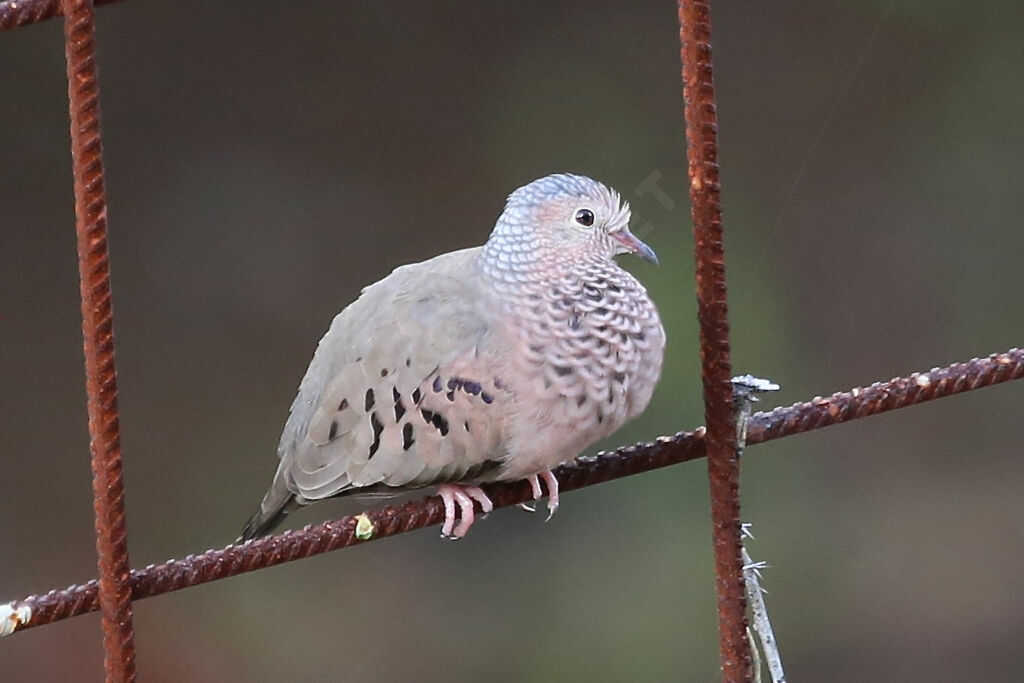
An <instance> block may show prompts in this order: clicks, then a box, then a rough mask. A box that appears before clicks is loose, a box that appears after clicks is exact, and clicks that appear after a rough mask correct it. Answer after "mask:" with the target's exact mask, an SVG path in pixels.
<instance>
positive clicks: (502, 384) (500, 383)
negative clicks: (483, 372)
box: [494, 377, 505, 390]
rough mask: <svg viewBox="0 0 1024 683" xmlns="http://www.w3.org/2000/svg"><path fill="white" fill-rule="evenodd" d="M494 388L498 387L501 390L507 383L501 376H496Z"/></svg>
mask: <svg viewBox="0 0 1024 683" xmlns="http://www.w3.org/2000/svg"><path fill="white" fill-rule="evenodd" d="M494 388H495V389H498V390H501V389H504V388H505V383H504V382H502V381H501V378H500V377H495V378H494Z"/></svg>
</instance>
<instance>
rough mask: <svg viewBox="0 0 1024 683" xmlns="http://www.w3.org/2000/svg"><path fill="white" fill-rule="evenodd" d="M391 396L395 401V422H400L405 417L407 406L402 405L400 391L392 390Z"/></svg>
mask: <svg viewBox="0 0 1024 683" xmlns="http://www.w3.org/2000/svg"><path fill="white" fill-rule="evenodd" d="M391 395H392V396H393V397H394V399H395V422H398V421H399V420H401V419H402V416H403V415H405V404H404V403H402V395H401V394H400V393H398V389H395V388H392V389H391Z"/></svg>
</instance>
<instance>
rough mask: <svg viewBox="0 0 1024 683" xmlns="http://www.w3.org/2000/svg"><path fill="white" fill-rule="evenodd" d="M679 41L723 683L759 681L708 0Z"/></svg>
mask: <svg viewBox="0 0 1024 683" xmlns="http://www.w3.org/2000/svg"><path fill="white" fill-rule="evenodd" d="M678 13H679V43H680V57H681V60H682V80H683V100H684V102H685V115H686V158H687V162H688V164H687V165H688V172H689V178H690V203H691V205H692V216H693V238H694V256H695V259H696V262H697V320H698V322H699V323H700V356H701V377H702V379H703V382H704V419H705V420H706V423H707V451H708V480H709V484H710V487H711V525H712V538H713V544H714V556H715V584H716V586H715V587H716V590H717V593H718V636H719V654H720V657H721V661H722V680H724V681H729V682H730V683H733V682H745V681H751V680H753V667H752V666H751V660H750V640H749V639H748V638H747V593H746V587H745V585H746V584H745V583H744V578H743V556H742V549H743V544H742V539H741V535H740V463H739V454H738V453H737V451H736V426H735V418H734V411H733V402H732V383H731V382H730V376H731V374H732V367H731V364H730V362H729V320H728V316H727V307H726V286H725V250H724V249H723V246H722V204H721V188H720V184H719V177H718V123H717V121H718V119H717V113H716V110H715V82H714V78H713V73H712V66H711V14H710V3H709V2H708V0H679V2H678Z"/></svg>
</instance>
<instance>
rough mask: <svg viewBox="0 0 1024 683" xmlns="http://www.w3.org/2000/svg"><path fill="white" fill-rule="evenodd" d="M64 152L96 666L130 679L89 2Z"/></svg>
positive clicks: (72, 9)
mask: <svg viewBox="0 0 1024 683" xmlns="http://www.w3.org/2000/svg"><path fill="white" fill-rule="evenodd" d="M61 7H62V9H63V11H64V15H65V20H64V37H65V52H66V55H67V63H68V99H69V101H70V111H71V157H72V161H73V165H74V178H75V217H76V232H77V234H78V269H79V277H80V287H81V296H82V336H83V338H84V342H85V343H84V347H85V389H86V393H87V395H88V401H87V407H88V414H89V450H90V453H91V456H92V458H91V459H92V492H93V508H94V511H95V515H96V554H97V558H98V559H97V565H98V568H99V576H100V578H99V593H98V601H99V606H100V611H101V612H102V613H103V620H102V621H103V646H104V650H105V655H106V656H105V658H104V665H105V667H106V671H107V680H108V681H118V682H120V681H132V680H135V642H134V632H133V629H132V606H131V597H132V588H131V581H130V570H131V565H130V564H129V562H128V537H127V531H126V529H125V519H124V486H123V483H122V479H121V439H120V430H119V426H118V415H117V373H116V370H115V368H114V312H113V308H112V305H111V294H110V262H109V256H108V253H107V205H106V198H105V196H104V184H103V159H102V145H101V140H100V112H99V82H98V80H97V76H96V59H95V45H94V34H95V30H94V28H95V27H94V22H93V18H94V17H93V5H92V0H62V3H61Z"/></svg>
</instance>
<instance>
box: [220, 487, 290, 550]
mask: <svg viewBox="0 0 1024 683" xmlns="http://www.w3.org/2000/svg"><path fill="white" fill-rule="evenodd" d="M296 507H298V504H297V503H296V502H295V496H288V497H286V498H283V499H282V500H281V502H280V503H278V504H277V505H275V506H274V507H272V508H270V509H269V510H264V509H263V508H262V506H261V507H260V510H259V512H257V513H256V514H255V515H253V516H252V518H251V519H250V520H249V521H248V522H246V524H245V528H244V529H242V535H241V536H239V537H238V538H237V539H236V540H235V543H245V542H246V541H250V540H252V539H254V538H259V537H260V536H266V535H267V534H269V533H270V532H271V531H273V530H274V529H275V528H276V527H277V525H278V524H280V523H281V522H283V521H284V518H285V517H287V516H288V513H289V512H291V511H292V510H294V509H295V508H296Z"/></svg>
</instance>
